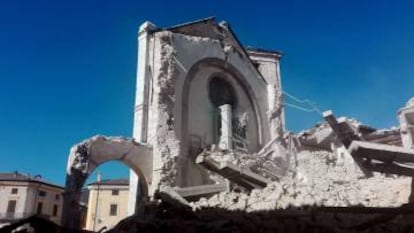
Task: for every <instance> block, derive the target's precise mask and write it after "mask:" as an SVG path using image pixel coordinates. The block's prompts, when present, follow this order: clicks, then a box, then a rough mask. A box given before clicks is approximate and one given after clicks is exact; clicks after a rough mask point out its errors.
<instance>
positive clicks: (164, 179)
mask: <svg viewBox="0 0 414 233" xmlns="http://www.w3.org/2000/svg"><path fill="white" fill-rule="evenodd" d="M155 35H156V36H155V39H154V42H153V43H155V48H156V49H157V50H159V51H160V52H159V56H160V57H159V58H155V59H156V60H159V61H160V62H159V63H156V64H154V67H153V69H154V80H153V85H152V88H153V95H152V96H153V99H152V103H151V113H152V116H151V119H150V124H153V125H152V126H151V127H154V128H155V130H154V131H155V135H150V139H149V141H150V143H151V144H152V145H153V156H154V165H153V167H154V170H153V172H154V173H153V177H154V178H153V187H152V189H153V190H157V189H162V187H163V186H174V185H175V184H174V181H175V177H176V175H177V170H178V163H177V160H178V155H179V154H180V152H179V148H180V146H179V145H180V142H179V141H178V140H177V139H176V137H175V133H174V127H173V125H174V109H173V107H174V102H175V95H174V86H175V79H174V76H175V75H176V72H177V69H176V64H175V61H174V59H173V55H174V48H173V47H172V45H171V32H160V33H157V34H155Z"/></svg>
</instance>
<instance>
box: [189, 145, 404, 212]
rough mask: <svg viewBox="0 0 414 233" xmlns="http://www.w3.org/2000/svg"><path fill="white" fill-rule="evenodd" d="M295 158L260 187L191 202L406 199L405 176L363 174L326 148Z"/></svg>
mask: <svg viewBox="0 0 414 233" xmlns="http://www.w3.org/2000/svg"><path fill="white" fill-rule="evenodd" d="M348 156H349V155H348ZM350 159H351V160H352V158H350ZM296 162H297V164H296V172H294V174H293V175H291V176H286V177H284V178H283V179H282V180H280V181H279V182H274V183H271V184H269V185H268V186H267V187H266V188H264V189H263V190H253V191H252V192H251V193H250V194H247V193H236V192H225V193H219V194H217V195H214V196H213V197H211V198H209V199H206V198H202V199H200V200H199V201H198V202H194V203H192V206H193V207H194V208H198V207H222V208H227V209H239V210H247V211H255V210H271V209H277V208H286V207H288V206H314V205H315V206H361V205H362V206H370V207H391V206H400V205H402V204H405V203H407V202H408V197H409V194H410V192H411V190H410V187H411V178H409V177H397V176H385V175H383V174H379V173H375V175H374V177H371V178H364V177H363V175H362V172H361V171H359V170H358V168H356V165H355V164H354V163H352V161H351V162H350V161H349V158H343V157H342V158H341V157H337V156H336V155H335V154H334V153H331V152H327V151H302V152H300V153H298V154H297V160H296Z"/></svg>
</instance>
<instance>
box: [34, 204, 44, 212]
mask: <svg viewBox="0 0 414 233" xmlns="http://www.w3.org/2000/svg"><path fill="white" fill-rule="evenodd" d="M42 208H43V203H42V202H38V203H37V210H36V213H37V214H42Z"/></svg>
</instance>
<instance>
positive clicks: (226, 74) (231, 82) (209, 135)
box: [178, 58, 263, 186]
mask: <svg viewBox="0 0 414 233" xmlns="http://www.w3.org/2000/svg"><path fill="white" fill-rule="evenodd" d="M252 78H254V77H252ZM212 82H213V83H216V84H212ZM212 87H213V88H214V87H219V88H221V89H222V90H221V91H223V90H230V91H229V92H232V93H221V94H223V95H224V97H222V98H217V99H216V100H215V99H214V97H212V96H211V93H217V94H220V90H210V88H212ZM256 95H257V94H256V93H254V91H253V88H252V87H251V86H250V84H249V82H248V80H247V79H246V77H244V76H243V75H242V73H241V72H239V71H238V70H237V69H236V68H235V67H234V66H232V65H231V64H229V63H226V62H225V61H224V60H221V59H217V58H207V59H203V60H201V61H198V62H196V63H195V64H194V65H193V66H192V67H191V68H190V69H189V70H188V73H187V75H186V78H185V80H184V82H183V86H182V94H181V96H182V98H181V112H180V113H181V114H180V115H181V142H182V148H183V150H182V151H183V153H184V154H183V155H181V156H184V157H185V158H186V159H184V161H185V163H183V169H181V170H180V171H179V179H178V184H179V185H180V186H191V185H200V184H205V183H207V182H208V181H209V180H208V178H207V177H206V175H205V174H203V171H202V170H201V169H199V168H198V167H197V166H196V165H194V162H193V160H194V158H193V157H195V156H196V155H197V154H198V153H199V149H198V148H206V147H208V146H209V145H211V144H216V143H217V142H216V141H217V140H216V139H215V137H214V134H215V133H214V132H212V131H213V130H214V128H216V127H215V126H214V120H212V119H213V117H212V115H214V114H215V113H214V111H217V107H218V106H217V105H219V104H223V103H229V104H232V105H233V106H232V107H233V111H234V114H242V113H243V112H244V111H246V112H248V113H249V114H248V115H249V119H250V120H249V121H250V122H249V127H250V130H249V133H250V134H249V135H248V140H249V141H250V143H251V144H250V147H249V152H255V151H257V150H259V149H260V146H261V144H262V143H263V139H262V137H263V135H262V121H263V111H262V114H261V113H260V110H259V107H258V104H257V98H256ZM226 96H227V97H226ZM230 96H233V97H230ZM226 98H227V99H226ZM198 144H199V146H197V145H198ZM194 145H196V146H194Z"/></svg>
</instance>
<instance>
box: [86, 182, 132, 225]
mask: <svg viewBox="0 0 414 233" xmlns="http://www.w3.org/2000/svg"><path fill="white" fill-rule="evenodd" d="M88 190H89V199H88V212H87V216H86V227H85V228H86V230H90V231H99V230H101V229H102V228H104V227H106V229H109V228H111V227H113V226H115V225H116V224H117V223H118V222H119V221H120V220H121V219H123V218H125V217H126V216H127V214H128V193H129V181H128V179H116V180H103V181H100V182H98V181H97V182H94V183H92V184H89V185H88Z"/></svg>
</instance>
